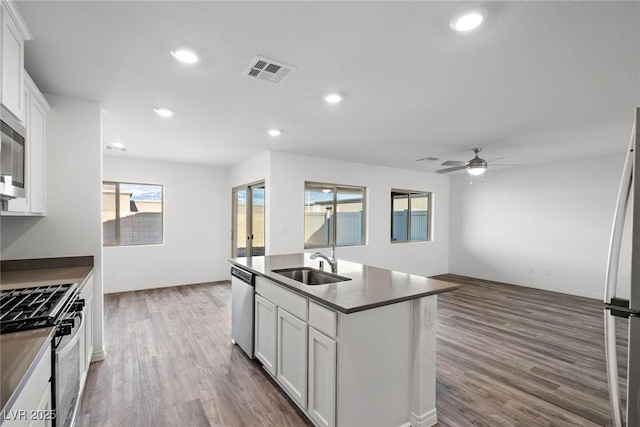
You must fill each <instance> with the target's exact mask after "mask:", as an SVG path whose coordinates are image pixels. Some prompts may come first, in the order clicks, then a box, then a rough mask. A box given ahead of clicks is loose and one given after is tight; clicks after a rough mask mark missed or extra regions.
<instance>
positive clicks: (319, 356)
mask: <svg viewBox="0 0 640 427" xmlns="http://www.w3.org/2000/svg"><path fill="white" fill-rule="evenodd" d="M308 411H309V415H310V416H311V418H312V419H313V420H314V421H315V422H316V424H318V425H319V426H322V427H333V426H335V425H336V342H335V341H334V340H332V339H331V338H329V337H327V336H326V335H324V334H323V333H321V332H319V331H317V330H316V329H314V328H312V327H309V408H308Z"/></svg>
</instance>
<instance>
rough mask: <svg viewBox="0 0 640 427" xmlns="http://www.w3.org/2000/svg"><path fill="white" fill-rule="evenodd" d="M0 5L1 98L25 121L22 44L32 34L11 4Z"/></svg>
mask: <svg viewBox="0 0 640 427" xmlns="http://www.w3.org/2000/svg"><path fill="white" fill-rule="evenodd" d="M0 4H1V5H2V13H1V16H2V18H1V19H2V31H1V32H0V34H1V36H2V40H0V45H1V46H2V54H1V55H0V57H1V61H2V67H0V69H1V70H2V72H1V73H2V74H1V75H0V80H2V92H1V93H0V98H1V101H2V105H4V106H5V107H6V108H7V109H8V110H9V111H10V112H11V113H13V115H14V116H16V117H17V118H18V119H19V120H20V121H23V122H24V120H25V113H26V105H25V101H24V96H23V93H24V75H25V71H24V42H25V41H26V40H31V39H32V38H33V37H32V36H31V32H30V31H29V28H27V25H26V24H25V22H24V19H23V18H22V15H20V11H18V8H17V7H16V5H15V3H14V2H13V1H8V0H1V3H0Z"/></svg>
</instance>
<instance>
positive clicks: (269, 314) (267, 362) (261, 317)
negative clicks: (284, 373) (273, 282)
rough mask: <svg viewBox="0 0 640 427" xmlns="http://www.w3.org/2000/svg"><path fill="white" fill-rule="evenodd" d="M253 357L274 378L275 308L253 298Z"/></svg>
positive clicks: (264, 301)
mask: <svg viewBox="0 0 640 427" xmlns="http://www.w3.org/2000/svg"><path fill="white" fill-rule="evenodd" d="M254 329H255V332H254V341H255V350H254V353H255V356H256V359H258V360H259V361H260V362H262V365H263V366H264V368H265V369H266V370H267V371H268V372H269V373H271V375H273V376H274V377H275V375H276V338H277V307H276V305H275V304H273V303H271V302H269V301H267V300H266V299H264V298H262V297H261V296H260V295H256V296H255V328H254Z"/></svg>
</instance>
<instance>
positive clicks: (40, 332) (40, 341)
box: [0, 327, 54, 411]
mask: <svg viewBox="0 0 640 427" xmlns="http://www.w3.org/2000/svg"><path fill="white" fill-rule="evenodd" d="M53 332H54V328H53V327H49V328H39V329H32V330H30V331H23V332H14V333H12V334H2V335H0V378H2V381H0V408H4V410H5V411H6V410H8V409H11V408H10V405H11V402H10V401H13V400H15V398H16V397H17V395H18V394H19V391H20V390H21V389H22V387H23V386H24V384H25V383H26V382H27V380H28V379H29V375H30V374H31V372H32V371H33V369H34V368H35V367H36V365H38V362H39V361H40V359H42V356H44V352H45V351H47V349H48V346H49V344H50V343H51V338H52V337H53ZM16 390H17V391H18V393H15V395H14V392H15V391H16ZM8 403H9V404H10V405H9V407H7V404H8Z"/></svg>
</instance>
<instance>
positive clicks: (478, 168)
mask: <svg viewBox="0 0 640 427" xmlns="http://www.w3.org/2000/svg"><path fill="white" fill-rule="evenodd" d="M480 151H482V148H480V147H478V148H474V149H473V152H474V153H475V157H474V158H473V159H471V160H469V161H466V162H464V161H458V160H447V161H446V162H443V163H442V166H453V167H450V168H445V169H438V170H437V171H436V172H437V173H449V172H455V171H459V170H462V169H466V170H467V172H469V174H470V175H474V176H477V175H482V174H483V173H484V171H486V170H487V167H488V166H489V165H488V163H490V162H491V163H492V165H491V166H492V167H493V166H522V165H508V164H499V165H495V164H493V162H495V161H496V160H500V159H504V158H505V157H507V156H503V157H498V158H497V159H493V160H489V161H486V160H484V159H481V158H480V157H479V156H478V153H480Z"/></svg>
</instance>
